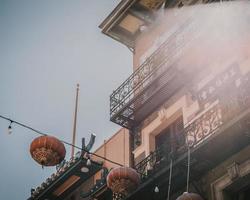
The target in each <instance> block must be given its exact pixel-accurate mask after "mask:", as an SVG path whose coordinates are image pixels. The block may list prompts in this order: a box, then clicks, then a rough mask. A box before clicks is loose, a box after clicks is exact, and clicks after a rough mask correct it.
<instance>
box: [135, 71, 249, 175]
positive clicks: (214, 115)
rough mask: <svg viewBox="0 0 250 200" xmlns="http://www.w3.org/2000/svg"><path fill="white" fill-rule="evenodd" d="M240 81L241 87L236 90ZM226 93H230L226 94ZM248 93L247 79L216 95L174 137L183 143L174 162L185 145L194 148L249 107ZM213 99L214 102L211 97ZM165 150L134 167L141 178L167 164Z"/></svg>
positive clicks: (175, 153)
mask: <svg viewBox="0 0 250 200" xmlns="http://www.w3.org/2000/svg"><path fill="white" fill-rule="evenodd" d="M239 80H240V81H241V84H240V85H238V86H236V85H237V84H238V83H237V82H238V81H239ZM233 85H234V86H233ZM227 89H229V90H230V91H227ZM249 91H250V75H248V76H245V77H241V79H237V81H236V80H235V81H232V84H229V85H227V87H226V88H224V90H220V93H217V99H216V100H214V101H213V103H211V104H210V106H209V107H207V108H206V109H204V110H203V111H201V112H200V114H199V115H197V116H196V118H195V119H194V120H193V121H192V122H191V123H190V124H188V125H187V126H186V127H185V128H184V129H183V130H182V131H181V132H180V133H177V135H183V136H184V141H186V142H179V141H177V143H178V144H182V145H181V146H178V147H177V148H176V152H174V159H177V158H178V156H180V155H181V154H182V153H183V150H184V151H186V150H187V145H188V146H189V148H195V147H197V146H198V145H200V144H202V143H203V142H204V141H206V140H207V139H208V138H209V137H211V136H212V135H213V134H215V133H216V132H217V131H218V130H219V129H220V127H222V126H223V125H225V124H226V123H228V122H229V121H231V120H233V119H234V118H235V117H237V116H238V115H239V114H240V113H242V112H243V111H245V110H246V109H248V108H249V106H250V94H249ZM212 99H214V96H213V98H212ZM206 101H207V100H206ZM166 149H167V148H166V147H164V146H162V147H160V148H157V149H156V150H155V151H154V152H152V153H151V154H150V155H149V156H148V157H146V158H145V159H144V160H142V161H141V162H140V163H138V164H137V165H136V166H135V168H136V170H137V171H138V172H140V174H142V178H145V177H148V176H149V175H150V174H152V173H154V171H155V170H156V169H159V167H162V166H163V165H165V166H166V165H169V164H170V151H169V152H166ZM168 149H169V148H168ZM172 155H173V153H172ZM163 163H165V164H163Z"/></svg>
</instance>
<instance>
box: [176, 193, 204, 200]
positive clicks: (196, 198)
mask: <svg viewBox="0 0 250 200" xmlns="http://www.w3.org/2000/svg"><path fill="white" fill-rule="evenodd" d="M176 200H203V198H202V197H201V196H200V195H198V194H195V193H188V192H184V193H183V194H182V195H181V196H179V197H178V198H177V199H176Z"/></svg>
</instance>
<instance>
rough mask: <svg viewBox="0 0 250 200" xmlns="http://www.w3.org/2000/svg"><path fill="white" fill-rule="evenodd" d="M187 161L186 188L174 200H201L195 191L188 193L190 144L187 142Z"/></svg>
mask: <svg viewBox="0 0 250 200" xmlns="http://www.w3.org/2000/svg"><path fill="white" fill-rule="evenodd" d="M187 149H188V152H187V161H188V166H187V190H186V192H184V193H183V194H182V195H181V196H179V197H178V198H177V199H176V200H203V198H202V197H201V196H200V195H199V194H196V193H189V192H188V191H189V178H190V159H191V152H190V146H189V144H188V142H187Z"/></svg>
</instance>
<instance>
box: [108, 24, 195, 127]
mask: <svg viewBox="0 0 250 200" xmlns="http://www.w3.org/2000/svg"><path fill="white" fill-rule="evenodd" d="M190 24H191V23H190V20H186V21H185V22H184V23H183V24H182V26H180V27H178V29H176V30H173V31H172V32H171V33H170V34H169V36H168V37H167V39H166V41H165V42H164V43H163V44H161V45H160V46H159V48H158V49H157V50H156V51H155V52H154V53H153V54H152V55H151V56H150V57H149V58H147V59H146V61H145V62H144V63H143V64H142V65H141V66H140V67H139V68H138V69H137V70H136V71H135V72H134V73H133V74H132V75H131V76H130V77H129V78H128V79H127V80H126V81H124V82H123V83H122V84H121V85H120V86H119V87H118V88H117V89H116V90H115V91H114V92H113V93H112V94H111V95H110V119H111V121H113V122H115V123H117V124H119V125H121V126H123V127H126V128H129V129H130V128H131V126H133V122H134V121H135V111H136V110H137V109H138V108H139V107H140V106H141V105H143V104H144V103H145V102H146V101H147V100H148V99H149V98H150V97H152V96H153V95H155V92H156V91H158V90H159V88H160V87H162V86H164V84H166V82H168V81H170V80H171V78H173V76H174V71H168V70H169V68H170V67H171V66H172V65H173V62H175V60H176V59H177V58H176V57H178V56H179V52H180V51H181V49H182V48H184V47H185V46H186V45H187V44H188V43H189V42H190V41H191V40H189V41H182V42H179V43H177V42H176V41H177V40H179V39H178V38H181V37H182V35H183V34H184V33H185V31H186V29H187V27H189V29H190V30H191V29H192V28H194V25H193V24H191V25H190ZM190 26H191V27H192V28H190ZM166 71H168V75H167V77H163V74H164V73H165V72H166ZM161 77H162V78H161ZM156 81H157V82H158V84H154V87H151V86H152V85H153V83H155V82H156ZM150 87H151V88H150Z"/></svg>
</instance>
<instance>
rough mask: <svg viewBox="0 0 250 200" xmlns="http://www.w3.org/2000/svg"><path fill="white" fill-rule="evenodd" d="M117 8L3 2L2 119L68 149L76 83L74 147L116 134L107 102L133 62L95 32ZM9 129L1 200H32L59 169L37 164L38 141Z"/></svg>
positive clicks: (105, 1) (104, 0) (90, 0)
mask: <svg viewBox="0 0 250 200" xmlns="http://www.w3.org/2000/svg"><path fill="white" fill-rule="evenodd" d="M118 2H119V0H73V1H69V0H68V1H66V0H53V1H51V0H40V1H33V0H29V1H28V0H22V1H20V0H16V1H14V0H0V80H1V82H0V83H1V84H0V94H1V96H0V97H1V98H0V114H1V115H5V116H7V117H10V118H13V119H14V120H17V121H20V122H23V123H25V124H28V125H30V126H32V127H34V128H36V129H38V130H41V131H44V132H46V133H48V134H52V135H55V136H57V137H59V138H60V139H63V140H67V141H71V134H72V124H73V110H74V101H75V87H76V83H79V84H80V97H79V98H80V99H79V113H78V114H79V118H78V126H77V144H78V145H80V141H81V139H80V138H81V137H83V136H86V137H87V138H88V137H89V131H93V132H95V133H96V135H97V141H96V145H100V144H101V143H102V142H103V140H104V139H105V138H108V137H109V136H111V135H112V134H113V133H115V131H116V130H118V128H119V126H117V125H115V124H113V123H112V122H110V121H109V95H110V94H111V92H112V91H113V90H114V89H115V88H116V87H117V86H119V84H121V83H122V81H124V80H125V79H126V78H127V77H128V76H129V74H130V73H131V72H132V55H131V53H130V52H129V50H128V49H127V48H126V47H124V46H123V45H121V44H119V43H118V42H116V41H114V40H112V39H110V38H108V37H107V36H105V35H103V34H102V33H101V31H100V29H99V28H98V25H99V24H100V23H101V21H102V20H103V19H104V18H105V16H107V15H108V14H109V12H110V11H111V10H112V9H113V8H114V7H115V5H117V3H118ZM8 125H9V123H8V122H7V121H4V120H1V119H0V134H1V135H0V158H1V161H0V180H1V181H0V199H4V200H22V199H27V198H28V197H29V195H30V188H31V187H36V186H38V185H40V184H41V182H42V181H44V180H45V179H46V177H47V176H49V175H50V174H51V173H52V172H53V171H54V170H55V169H54V168H45V169H44V170H42V168H41V166H39V165H38V164H37V163H35V162H34V161H33V160H32V158H31V156H30V153H29V145H30V143H31V142H32V140H33V139H34V138H35V137H36V136H37V135H35V134H34V133H33V132H30V131H28V130H26V129H23V128H20V127H18V126H15V125H13V133H12V134H11V135H8V134H7V127H8ZM69 155H70V148H68V147H67V157H69Z"/></svg>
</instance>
